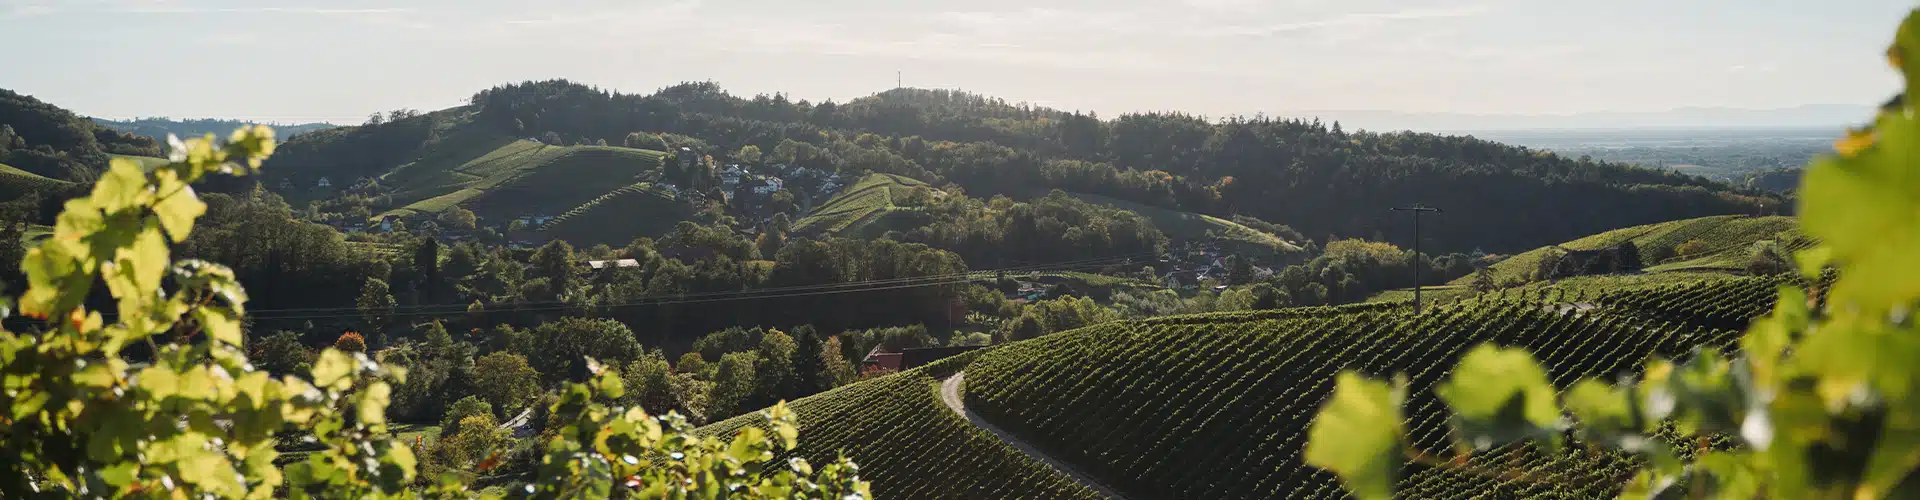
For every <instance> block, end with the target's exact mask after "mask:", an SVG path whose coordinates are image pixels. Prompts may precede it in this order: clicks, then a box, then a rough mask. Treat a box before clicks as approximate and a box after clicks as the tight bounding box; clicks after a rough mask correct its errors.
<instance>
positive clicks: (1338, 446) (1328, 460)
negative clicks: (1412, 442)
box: [1307, 372, 1406, 498]
mask: <svg viewBox="0 0 1920 500" xmlns="http://www.w3.org/2000/svg"><path fill="white" fill-rule="evenodd" d="M1405 396H1406V395H1405V389H1403V388H1401V387H1397V386H1389V385H1387V384H1386V383H1385V382H1378V381H1374V380H1368V379H1367V378H1366V377H1363V376H1361V375H1360V374H1357V373H1353V372H1345V373H1341V374H1340V377H1339V379H1337V380H1336V381H1335V382H1334V392H1333V398H1332V399H1330V400H1328V401H1327V404H1326V406H1322V407H1320V414H1319V415H1318V416H1316V417H1315V418H1314V419H1313V425H1312V426H1311V427H1309V428H1308V429H1307V434H1308V436H1309V441H1308V444H1307V464H1309V465H1312V466H1314V467H1319V468H1322V469H1327V470H1330V471H1333V473H1334V474H1338V475H1339V476H1340V480H1341V481H1342V482H1344V483H1346V485H1347V489H1348V490H1349V491H1351V492H1352V493H1353V494H1355V495H1357V496H1359V497H1361V498H1389V497H1392V496H1393V484H1394V482H1395V481H1396V480H1397V479H1398V478H1399V476H1400V466H1401V463H1402V459H1401V453H1402V452H1401V450H1402V447H1403V445H1402V444H1401V439H1402V431H1401V420H1402V419H1401V418H1400V405H1401V400H1402V399H1404V398H1405Z"/></svg>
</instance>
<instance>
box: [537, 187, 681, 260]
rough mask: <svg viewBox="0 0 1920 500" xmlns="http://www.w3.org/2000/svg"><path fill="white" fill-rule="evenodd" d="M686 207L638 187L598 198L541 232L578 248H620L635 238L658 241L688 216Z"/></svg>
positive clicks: (651, 189) (670, 197) (657, 190)
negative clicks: (600, 246)
mask: <svg viewBox="0 0 1920 500" xmlns="http://www.w3.org/2000/svg"><path fill="white" fill-rule="evenodd" d="M690 212H691V210H690V209H689V208H687V205H686V204H685V203H681V202H679V201H676V200H674V199H673V195H672V194H669V193H667V192H666V191H663V190H661V189H660V188H658V187H655V186H653V185H651V184H648V183H644V182H642V183H637V184H633V185H630V186H627V187H623V188H620V189H616V190H614V191H613V192H610V193H607V194H604V195H600V197H599V198H594V199H593V200H592V201H588V202H586V203H583V204H581V205H580V206H578V207H574V208H573V209H572V210H568V211H567V213H565V214H561V215H560V216H559V217H557V218H555V219H554V220H552V221H550V222H548V223H547V225H546V226H545V227H543V228H542V230H543V231H546V232H547V234H549V235H551V236H553V237H554V238H558V239H563V240H567V241H569V242H572V243H573V244H574V245H578V246H583V247H584V246H592V245H595V244H600V243H605V244H608V245H614V246H622V245H626V244H627V243H628V242H631V241H633V239H634V238H638V237H642V236H649V237H657V236H660V235H663V234H666V233H667V232H669V231H672V230H673V226H674V224H676V223H678V222H679V221H681V220H684V219H686V217H687V216H688V215H691V213H690Z"/></svg>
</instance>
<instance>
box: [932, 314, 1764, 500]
mask: <svg viewBox="0 0 1920 500" xmlns="http://www.w3.org/2000/svg"><path fill="white" fill-rule="evenodd" d="M1729 299H1730V300H1732V299H1734V298H1732V297H1729ZM1744 299H1745V298H1744V297H1741V298H1739V300H1744ZM1395 307H1396V306H1393V305H1367V306H1349V307H1348V310H1347V311H1335V310H1332V308H1329V309H1320V310H1317V311H1313V312H1304V311H1295V312H1288V310H1281V311H1262V312H1259V313H1239V314H1238V315H1216V316H1213V317H1212V318H1211V319H1214V321H1211V322H1200V323H1190V322H1188V321H1189V320H1183V319H1180V318H1163V319H1157V320H1154V321H1151V322H1140V323H1113V324H1107V325H1101V326H1095V327H1090V328H1086V329H1081V330H1075V331H1070V332H1065V333H1060V334H1055V335H1051V336H1047V337H1042V338H1039V339H1035V340H1032V341H1028V342H1022V343H1018V344H1012V345H1009V346H1006V347H1003V348H1000V349H997V350H995V351H991V352H988V353H985V354H983V355H981V356H980V358H979V359H978V360H976V361H975V362H973V363H972V364H971V365H969V366H968V367H967V369H966V372H967V378H968V384H967V394H966V398H967V403H968V405H969V407H972V408H975V409H976V410H978V411H980V412H981V413H982V414H984V415H985V416H987V418H988V419H989V420H992V421H994V422H995V423H996V424H998V425H1001V426H1002V427H1006V428H1008V429H1009V430H1012V431H1013V432H1016V433H1018V434H1020V435H1021V436H1023V437H1026V438H1027V439H1028V440H1030V441H1032V442H1033V443H1035V444H1036V445H1038V446H1040V447H1041V448H1043V449H1045V450H1047V452H1048V453H1050V454H1054V455H1055V456H1059V457H1062V458H1064V459H1066V460H1069V461H1072V462H1074V463H1075V464H1076V465H1078V466H1080V467H1081V468H1082V469H1083V470H1086V471H1088V472H1090V473H1092V474H1094V475H1096V476H1098V477H1099V478H1100V479H1101V481H1103V482H1106V483H1108V484H1110V485H1113V486H1115V487H1118V488H1120V489H1122V490H1123V491H1126V492H1128V493H1129V494H1132V495H1137V496H1141V497H1150V498H1276V497H1302V496H1305V497H1339V496H1342V495H1343V493H1342V491H1341V490H1340V489H1339V487H1338V485H1337V483H1336V481H1335V478H1334V477H1333V475H1331V474H1329V473H1326V472H1324V471H1320V470H1318V469H1315V468H1312V467H1307V466H1305V465H1304V464H1303V463H1302V462H1301V460H1302V459H1301V456H1302V455H1301V453H1302V450H1303V447H1304V445H1305V429H1306V426H1307V424H1308V423H1309V421H1310V420H1311V418H1312V416H1313V412H1314V411H1315V410H1316V409H1318V408H1319V406H1320V403H1321V401H1322V400H1323V399H1324V398H1325V397H1327V395H1328V394H1329V393H1330V392H1331V390H1332V380H1333V376H1334V374H1335V373H1337V372H1338V371H1340V370H1342V369H1358V370H1361V371H1363V372H1365V373H1369V374H1374V375H1378V376H1387V375H1391V374H1395V373H1402V374H1407V375H1408V376H1409V377H1410V384H1411V385H1410V392H1409V396H1408V398H1409V399H1408V401H1409V402H1410V403H1411V404H1410V408H1412V411H1411V412H1410V413H1409V420H1408V422H1406V425H1407V427H1408V430H1409V435H1410V436H1411V437H1412V438H1413V442H1414V443H1416V445H1417V446H1418V447H1419V448H1421V449H1423V450H1425V451H1427V452H1429V453H1434V454H1441V453H1442V452H1444V451H1446V450H1447V449H1448V446H1449V443H1448V442H1447V441H1446V437H1447V436H1446V426H1445V423H1446V418H1447V416H1446V413H1445V411H1444V409H1443V405H1441V404H1440V403H1439V402H1438V400H1437V398H1435V397H1434V396H1433V394H1432V392H1431V389H1432V387H1433V386H1434V385H1435V384H1436V383H1438V382H1439V381H1440V380H1442V379H1443V378H1444V377H1446V376H1447V373H1446V372H1445V371H1444V367H1450V366H1453V365H1454V364H1455V363H1456V362H1457V360H1458V358H1459V357H1460V356H1461V355H1462V354H1464V353H1465V352H1466V350H1467V349H1469V348H1471V347H1473V346H1475V345H1478V344H1480V343H1483V342H1489V341H1491V342H1496V343H1499V344H1503V345H1510V346H1520V347H1524V348H1526V349H1528V350H1530V351H1532V352H1534V353H1535V355H1536V356H1539V357H1540V358H1541V359H1542V361H1543V362H1544V363H1545V364H1546V365H1547V366H1548V367H1549V374H1550V375H1551V376H1552V377H1553V380H1554V381H1555V382H1556V384H1559V386H1561V387H1563V388H1564V387H1566V385H1568V384H1570V383H1571V382H1573V381H1574V380H1575V379H1576V378H1578V377H1581V376H1602V377H1603V378H1605V377H1606V376H1608V375H1612V374H1626V373H1631V372H1633V371H1634V370H1636V369H1637V368H1639V366H1640V365H1641V362H1642V361H1644V360H1645V359H1647V358H1648V357H1650V356H1653V355H1662V356H1669V357H1683V356H1685V355H1687V354H1688V353H1689V352H1690V351H1691V350H1692V349H1693V348H1695V347H1701V346H1706V347H1726V346H1728V345H1729V344H1731V343H1732V342H1733V341H1734V340H1735V339H1736V338H1738V335H1737V334H1736V333H1734V332H1731V331H1719V330H1712V329H1708V328H1702V327H1697V326H1689V325H1685V324H1679V323H1656V322H1651V321H1647V320H1643V319H1639V318H1635V317H1631V316H1624V315H1612V314H1578V313H1571V312H1568V313H1553V312H1548V311H1547V310H1548V309H1551V308H1552V307H1551V305H1550V304H1547V303H1544V302H1538V301H1519V300H1482V301H1475V302H1472V303H1465V304H1462V305H1459V306H1453V307H1444V308H1439V309H1435V310H1431V311H1429V312H1428V314H1426V315H1424V316H1419V317H1415V316H1412V315H1409V314H1403V313H1398V312H1392V310H1393V309H1394V308H1395ZM1263 315H1264V316H1266V317H1272V318H1276V319H1266V318H1265V317H1263ZM1288 316H1294V317H1288ZM1475 460H1476V461H1482V462H1486V463H1489V464H1498V465H1499V466H1500V467H1502V468H1503V469H1504V470H1510V471H1514V472H1516V473H1518V474H1520V476H1516V477H1524V478H1525V479H1524V480H1521V479H1505V480H1501V479H1487V478H1479V477H1461V476H1454V475H1448V474H1442V473H1440V472H1437V471H1432V470H1423V469H1420V468H1418V467H1416V468H1415V469H1414V470H1412V471H1410V472H1412V473H1411V474H1409V475H1408V476H1407V477H1405V478H1404V479H1403V481H1402V484H1401V489H1402V491H1404V492H1406V493H1408V494H1410V495H1411V496H1412V497H1415V498H1447V497H1457V496H1489V495H1490V496H1495V497H1523V496H1524V497H1531V496H1570V497H1584V498H1593V497H1601V496H1611V495H1613V494H1615V493H1617V490H1618V488H1619V487H1620V485H1621V484H1622V482H1623V481H1624V480H1625V479H1626V474H1628V471H1630V467H1631V465H1632V464H1631V463H1630V462H1628V461H1626V460H1624V459H1622V458H1620V457H1618V456H1615V455H1610V454H1595V453H1589V452H1586V451H1581V450H1579V448H1578V447H1574V448H1572V449H1571V450H1570V451H1567V452H1565V453H1563V454H1560V455H1547V454H1544V453H1541V452H1536V451H1533V450H1531V449H1513V450H1502V451H1497V452H1493V453H1487V454H1485V455H1483V456H1480V457H1477V458H1475Z"/></svg>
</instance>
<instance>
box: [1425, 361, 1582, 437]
mask: <svg viewBox="0 0 1920 500" xmlns="http://www.w3.org/2000/svg"><path fill="white" fill-rule="evenodd" d="M1434 392H1435V393H1437V394H1438V395H1439V396H1440V399H1441V400H1443V401H1446V402H1447V406H1449V407H1451V408H1453V412H1454V415H1453V425H1454V429H1455V430H1457V431H1459V435H1460V438H1461V439H1462V440H1464V441H1465V442H1466V443H1468V444H1470V445H1472V446H1473V447H1475V448H1481V449H1484V448H1488V447H1491V446H1494V445H1500V444H1506V443H1511V442H1516V441H1523V440H1527V439H1535V438H1545V439H1549V440H1552V442H1553V444H1554V446H1556V447H1557V446H1558V445H1559V433H1558V432H1556V430H1557V429H1558V428H1559V424H1560V408H1559V407H1558V405H1557V404H1556V403H1555V401H1554V390H1553V385H1552V384H1548V383H1547V373H1546V371H1545V370H1543V369H1541V368H1540V363H1538V362H1536V361H1534V360H1533V355H1531V354H1528V353H1527V351H1524V350H1520V349H1510V348H1503V347H1497V346H1494V345H1491V344H1482V345H1480V346H1479V347H1475V348H1473V350H1472V351H1468V352H1467V355H1466V357H1464V358H1462V359H1461V360H1460V365H1459V366H1458V367H1455V368H1454V369H1453V376H1452V377H1451V378H1449V379H1447V382H1446V383H1445V384H1442V385H1441V386H1440V387H1438V388H1435V389H1434Z"/></svg>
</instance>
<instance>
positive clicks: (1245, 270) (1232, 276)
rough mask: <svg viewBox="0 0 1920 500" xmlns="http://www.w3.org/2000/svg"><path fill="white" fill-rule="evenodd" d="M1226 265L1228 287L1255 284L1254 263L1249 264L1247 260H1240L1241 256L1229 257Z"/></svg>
mask: <svg viewBox="0 0 1920 500" xmlns="http://www.w3.org/2000/svg"><path fill="white" fill-rule="evenodd" d="M1226 265H1227V284H1228V285H1232V286H1240V285H1245V284H1247V283H1252V282H1253V263H1251V262H1247V259H1243V258H1240V256H1239V255H1229V256H1227V262H1226Z"/></svg>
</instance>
